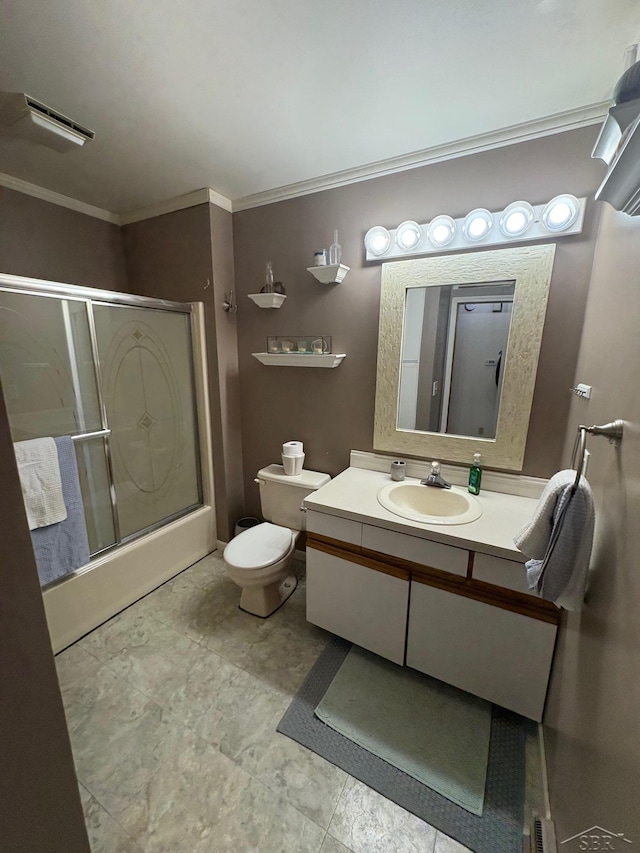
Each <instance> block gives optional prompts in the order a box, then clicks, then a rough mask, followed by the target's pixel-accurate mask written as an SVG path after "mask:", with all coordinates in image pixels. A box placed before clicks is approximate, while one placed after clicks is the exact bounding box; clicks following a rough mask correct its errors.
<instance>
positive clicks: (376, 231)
mask: <svg viewBox="0 0 640 853" xmlns="http://www.w3.org/2000/svg"><path fill="white" fill-rule="evenodd" d="M364 245H365V248H366V250H367V252H370V253H371V254H372V255H375V256H376V257H380V255H384V253H385V252H387V251H388V249H389V246H390V245H391V235H390V234H389V232H388V231H387V229H386V228H383V227H382V225H374V226H373V228H370V229H369V230H368V231H367V233H366V234H365V235H364Z"/></svg>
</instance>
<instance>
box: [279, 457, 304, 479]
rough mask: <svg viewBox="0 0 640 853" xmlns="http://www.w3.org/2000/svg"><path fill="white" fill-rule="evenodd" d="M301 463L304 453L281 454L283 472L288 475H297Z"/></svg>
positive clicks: (299, 471)
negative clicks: (293, 454) (296, 454)
mask: <svg viewBox="0 0 640 853" xmlns="http://www.w3.org/2000/svg"><path fill="white" fill-rule="evenodd" d="M303 465H304V453H300V454H299V455H298V456H285V455H284V453H283V454H282V466H283V468H284V473H285V474H287V475H288V476H289V477H297V475H298V474H302V466H303Z"/></svg>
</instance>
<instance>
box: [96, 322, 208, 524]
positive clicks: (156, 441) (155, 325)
mask: <svg viewBox="0 0 640 853" xmlns="http://www.w3.org/2000/svg"><path fill="white" fill-rule="evenodd" d="M94 317H95V328H96V339H97V345H98V355H99V359H100V372H101V379H102V388H103V397H104V405H105V408H106V415H107V421H108V423H109V427H110V429H111V454H112V465H113V483H114V487H115V492H116V500H117V509H118V518H119V525H120V535H121V537H122V538H126V537H128V536H131V535H132V534H134V533H138V532H139V531H141V530H144V529H145V528H147V527H151V526H152V525H155V524H157V523H158V522H160V521H162V520H163V519H166V518H169V517H171V516H174V515H175V514H176V513H179V512H181V511H182V510H184V509H186V508H189V507H193V506H196V505H197V504H198V503H199V502H200V486H199V478H198V471H199V466H198V464H197V463H198V454H197V444H196V420H195V400H194V392H193V375H192V363H191V338H190V332H189V315H186V314H177V313H174V312H169V311H162V310H158V309H153V310H150V309H147V308H125V307H120V306H114V305H96V306H94Z"/></svg>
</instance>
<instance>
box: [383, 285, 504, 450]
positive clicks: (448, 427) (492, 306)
mask: <svg viewBox="0 0 640 853" xmlns="http://www.w3.org/2000/svg"><path fill="white" fill-rule="evenodd" d="M513 293H514V284H513V282H489V283H486V284H484V283H483V284H478V285H445V286H439V287H428V286H427V287H411V288H408V289H407V291H406V302H405V318H404V336H403V346H402V364H401V375H400V393H399V398H398V429H405V430H415V431H419V432H442V433H448V434H450V435H463V436H479V437H483V438H488V439H492V438H495V434H496V424H497V419H498V411H499V407H500V395H501V392H502V376H503V373H504V370H503V368H504V353H506V350H507V342H508V339H509V328H510V323H511V316H512V306H513Z"/></svg>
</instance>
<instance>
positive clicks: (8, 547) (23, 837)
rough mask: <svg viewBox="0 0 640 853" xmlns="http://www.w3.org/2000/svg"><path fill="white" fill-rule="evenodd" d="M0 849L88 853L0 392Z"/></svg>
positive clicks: (19, 852)
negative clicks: (0, 762)
mask: <svg viewBox="0 0 640 853" xmlns="http://www.w3.org/2000/svg"><path fill="white" fill-rule="evenodd" d="M0 483H2V488H1V489H0V518H2V528H1V534H0V756H2V766H1V769H0V804H1V805H0V849H2V850H3V851H7V853H9V851H11V853H35V851H45V850H46V851H51V853H89V842H88V839H87V834H86V830H85V826H84V818H83V815H82V806H81V804H80V795H79V793H78V783H77V782H76V774H75V769H74V766H73V758H72V755H71V745H70V743H69V736H68V733H67V726H66V722H65V717H64V710H63V707H62V699H61V697H60V688H59V686H58V679H57V676H56V669H55V664H54V661H53V653H52V651H51V642H50V640H49V632H48V629H47V623H46V619H45V614H44V605H43V603H42V593H41V591H40V583H39V580H38V574H37V571H36V565H35V560H34V557H33V551H32V548H31V538H30V536H29V528H28V526H27V519H26V515H25V511H24V504H23V502H22V493H21V491H20V482H19V480H18V472H17V470H16V463H15V456H14V455H13V445H12V443H11V436H10V433H9V422H8V420H7V415H6V410H5V406H4V397H3V396H2V388H1V387H0Z"/></svg>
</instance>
